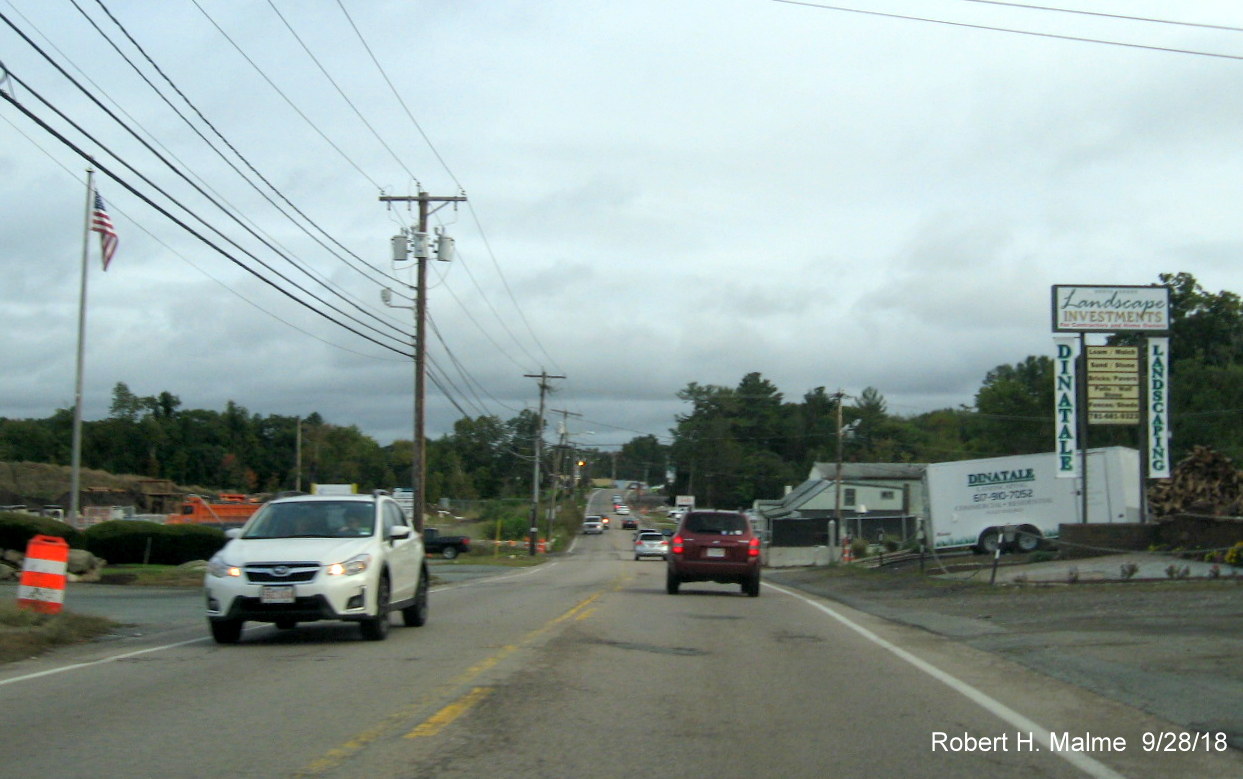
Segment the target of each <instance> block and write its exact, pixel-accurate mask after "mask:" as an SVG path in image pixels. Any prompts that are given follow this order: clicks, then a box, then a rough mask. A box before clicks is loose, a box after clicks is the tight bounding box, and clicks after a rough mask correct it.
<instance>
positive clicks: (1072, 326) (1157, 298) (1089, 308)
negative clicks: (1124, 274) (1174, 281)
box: [1053, 284, 1170, 333]
mask: <svg viewBox="0 0 1243 779" xmlns="http://www.w3.org/2000/svg"><path fill="white" fill-rule="evenodd" d="M1169 329H1170V290H1169V287H1140V286H1127V287H1097V286H1091V285H1087V284H1055V285H1054V286H1053V331H1054V332H1055V333H1118V332H1123V331H1145V332H1164V331H1166V330H1169Z"/></svg>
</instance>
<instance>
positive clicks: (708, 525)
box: [683, 512, 748, 536]
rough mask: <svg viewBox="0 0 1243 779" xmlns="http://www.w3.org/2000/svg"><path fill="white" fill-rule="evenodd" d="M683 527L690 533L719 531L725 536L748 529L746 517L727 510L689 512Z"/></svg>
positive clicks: (738, 533)
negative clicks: (718, 511)
mask: <svg viewBox="0 0 1243 779" xmlns="http://www.w3.org/2000/svg"><path fill="white" fill-rule="evenodd" d="M683 527H684V528H685V529H686V532H688V533H718V534H720V535H723V536H736V535H742V534H743V533H745V532H747V529H748V528H747V520H746V518H745V517H743V516H742V515H741V514H731V513H726V512H720V513H717V512H704V513H698V512H696V513H693V514H689V515H687V517H686V521H685V523H684V524H683Z"/></svg>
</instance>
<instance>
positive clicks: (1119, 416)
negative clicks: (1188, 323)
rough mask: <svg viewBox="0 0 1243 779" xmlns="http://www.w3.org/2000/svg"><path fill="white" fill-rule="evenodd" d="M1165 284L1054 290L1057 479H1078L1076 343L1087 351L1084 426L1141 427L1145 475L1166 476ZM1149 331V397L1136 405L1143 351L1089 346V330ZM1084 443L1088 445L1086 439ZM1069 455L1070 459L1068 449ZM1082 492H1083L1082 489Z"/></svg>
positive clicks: (1064, 286)
mask: <svg viewBox="0 0 1243 779" xmlns="http://www.w3.org/2000/svg"><path fill="white" fill-rule="evenodd" d="M1170 319H1171V311H1170V290H1169V287H1140V286H1124V287H1100V286H1093V285H1088V284H1058V285H1054V287H1053V332H1054V333H1055V334H1061V333H1077V336H1064V335H1055V337H1054V341H1055V342H1056V346H1057V361H1056V363H1055V368H1054V381H1055V382H1057V384H1056V393H1055V403H1056V404H1057V405H1056V414H1057V426H1056V429H1057V442H1056V443H1057V452H1058V476H1067V477H1070V476H1075V475H1077V473H1076V469H1075V465H1076V462H1075V461H1076V460H1077V459H1078V458H1076V457H1074V455H1073V451H1074V449H1075V448H1076V447H1077V446H1079V441H1078V440H1077V436H1076V430H1077V420H1078V411H1079V410H1078V408H1077V406H1076V400H1077V398H1076V390H1077V387H1076V384H1075V378H1074V376H1075V368H1074V360H1075V356H1076V354H1077V353H1076V352H1075V350H1074V348H1073V346H1072V345H1071V344H1072V343H1073V342H1074V341H1075V340H1077V341H1078V345H1079V347H1080V348H1079V351H1080V352H1085V362H1086V363H1087V365H1086V370H1085V376H1084V383H1085V384H1086V386H1087V392H1086V396H1087V397H1086V400H1087V409H1086V411H1087V422H1088V423H1089V424H1096V425H1102V424H1108V425H1139V424H1141V421H1142V422H1143V424H1144V425H1145V426H1146V428H1147V430H1146V433H1147V436H1146V438H1147V453H1146V454H1147V461H1146V467H1147V472H1148V476H1149V477H1150V478H1154V479H1157V478H1168V477H1169V475H1170V463H1169V432H1170V431H1169V402H1168V401H1169V386H1170V385H1169V373H1168V371H1169V338H1167V337H1165V334H1166V333H1168V332H1169V330H1170ZM1137 332H1139V333H1149V334H1150V337H1149V338H1148V339H1147V346H1146V348H1145V350H1144V356H1145V357H1146V360H1145V362H1147V368H1148V370H1147V397H1146V398H1144V400H1143V402H1142V403H1141V399H1140V385H1141V383H1142V381H1141V375H1142V370H1141V365H1140V363H1141V361H1140V359H1139V357H1140V349H1139V348H1138V347H1134V346H1086V345H1085V344H1084V336H1085V334H1087V333H1106V334H1114V333H1137ZM1084 443H1086V442H1084ZM1068 448H1069V451H1070V452H1072V454H1070V455H1069V456H1068V455H1067V454H1066V452H1067V451H1068ZM1085 492H1086V490H1085Z"/></svg>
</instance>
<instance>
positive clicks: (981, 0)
mask: <svg viewBox="0 0 1243 779" xmlns="http://www.w3.org/2000/svg"><path fill="white" fill-rule="evenodd" d="M959 2H963V3H978V4H980V5H999V6H1005V7H1008V8H1023V9H1026V10H1031V11H1053V12H1055V13H1063V14H1078V15H1079V16H1095V17H1100V18H1104V19H1120V20H1123V21H1127V22H1152V23H1153V24H1170V25H1176V26H1178V27H1196V28H1199V29H1203V30H1223V31H1226V32H1243V27H1230V26H1228V25H1224V24H1203V23H1200V22H1181V21H1176V20H1174V19H1155V18H1151V17H1147V16H1126V15H1124V14H1110V13H1104V12H1101V11H1085V10H1082V9H1079V8H1053V7H1051V6H1046V5H1029V4H1027V3H1009V2H1003V0H959Z"/></svg>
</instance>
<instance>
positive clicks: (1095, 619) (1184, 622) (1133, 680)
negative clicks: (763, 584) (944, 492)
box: [766, 558, 1243, 749]
mask: <svg viewBox="0 0 1243 779" xmlns="http://www.w3.org/2000/svg"><path fill="white" fill-rule="evenodd" d="M1098 560H1099V559H1098ZM1058 565H1060V566H1061V567H1060V568H1058V567H1057V566H1058ZM1072 565H1073V566H1074V567H1075V568H1076V570H1077V571H1079V570H1082V571H1084V572H1087V571H1090V570H1093V569H1094V564H1093V563H1091V562H1088V561H1078V562H1076V563H1061V564H1041V565H1033V566H1015V567H1010V568H1007V569H1005V570H1006V573H1007V576H1005V577H1001V576H999V577H998V582H1003V580H1005V583H999V584H997V585H989V584H988V581H989V571H988V569H987V568H984V569H982V570H980V571H979V572H978V573H976V574H975V575H974V576H973V577H971V578H967V579H962V578H957V579H956V578H943V577H933V576H926V575H921V574H920V573H919V572H918V571H917V570H912V569H911V567H909V566H907V567H905V568H902V569H878V570H863V569H858V568H855V567H853V566H851V567H843V566H837V567H834V568H817V569H806V568H804V569H783V570H774V571H768V572H766V576H767V579H768V581H770V582H773V583H776V584H784V585H787V586H790V587H794V588H797V589H800V590H804V591H806V592H809V593H813V594H816V595H821V596H824V597H827V598H830V599H833V600H836V601H839V602H841V603H844V604H846V605H848V606H850V607H852V608H856V609H859V610H861V611H866V612H868V613H871V614H875V615H877V616H880V617H884V618H886V619H890V620H894V621H896V622H901V623H904V624H908V625H912V626H916V627H919V628H923V629H925V630H929V631H932V632H935V633H938V634H940V635H943V636H945V637H947V638H950V639H952V640H956V641H962V642H963V643H966V644H969V645H970V646H972V647H976V648H978V649H983V650H986V651H990V652H995V653H997V654H1000V655H1003V656H1005V657H1007V658H1009V659H1011V660H1013V661H1015V662H1018V663H1022V664H1023V665H1025V666H1028V667H1030V668H1032V669H1035V670H1037V671H1040V672H1042V673H1045V674H1048V675H1049V676H1053V677H1055V678H1057V679H1060V680H1063V681H1067V682H1070V683H1073V684H1077V685H1079V686H1082V687H1085V688H1088V689H1090V690H1093V691H1094V692H1097V693H1099V694H1101V695H1104V696H1107V697H1110V698H1113V699H1114V700H1118V701H1121V702H1123V703H1126V704H1128V705H1131V706H1135V707H1137V708H1140V709H1143V710H1145V711H1147V712H1149V713H1151V714H1154V715H1156V716H1159V717H1163V718H1165V719H1167V720H1169V721H1171V722H1173V723H1175V724H1178V725H1181V726H1182V727H1184V728H1186V729H1187V730H1189V731H1214V732H1225V733H1227V734H1228V737H1229V738H1230V743H1231V745H1232V746H1233V747H1234V748H1235V749H1243V578H1223V579H1218V580H1208V579H1205V578H1193V579H1186V580H1168V579H1167V580H1156V579H1151V580H1141V581H1135V580H1132V581H1120V580H1118V579H1117V578H1114V579H1112V580H1106V579H1104V578H1086V579H1085V578H1083V577H1081V578H1080V579H1079V580H1078V581H1077V582H1076V583H1074V584H1070V583H1067V582H1068V577H1067V575H1066V570H1067V569H1068V567H1069V566H1072ZM1103 565H1105V566H1108V567H1109V569H1110V570H1117V569H1118V565H1119V561H1118V560H1115V559H1113V558H1106V562H1105V563H1104V564H1103ZM1101 567H1102V564H1100V563H1099V562H1098V563H1097V564H1096V565H1095V568H1101ZM1023 569H1026V570H1027V572H1028V573H1029V574H1030V575H1029V576H1028V577H1027V578H1028V579H1029V583H1024V584H1016V583H1011V582H1010V581H1008V580H1009V579H1012V578H1013V576H1014V575H1015V574H1016V573H1020V574H1021V573H1022V572H1023ZM1059 572H1060V573H1059ZM957 575H958V576H962V575H963V574H957ZM1020 578H1023V577H1022V576H1021V575H1020ZM1032 580H1037V581H1042V582H1046V583H1041V584H1032V583H1030V582H1031V581H1032ZM1052 582H1057V583H1052Z"/></svg>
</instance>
